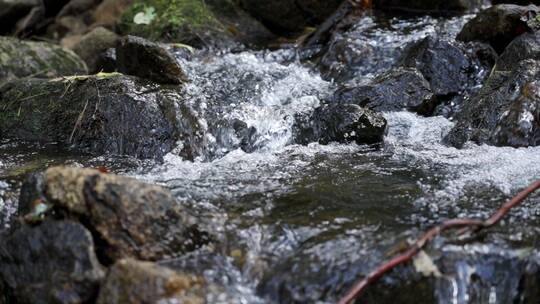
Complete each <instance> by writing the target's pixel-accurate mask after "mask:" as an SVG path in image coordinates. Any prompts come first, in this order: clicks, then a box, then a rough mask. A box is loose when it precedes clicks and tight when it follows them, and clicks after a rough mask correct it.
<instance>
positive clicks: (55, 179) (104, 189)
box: [43, 167, 209, 261]
mask: <svg viewBox="0 0 540 304" xmlns="http://www.w3.org/2000/svg"><path fill="white" fill-rule="evenodd" d="M43 195H44V197H45V202H46V203H50V204H52V205H53V208H55V210H56V211H57V212H61V213H64V214H67V216H68V217H73V218H76V219H78V220H79V221H81V222H82V223H84V224H85V225H86V226H87V227H88V229H90V230H91V231H93V233H94V235H96V236H97V237H98V238H99V241H100V242H99V245H98V248H97V251H98V254H99V256H100V257H101V258H103V259H105V260H106V261H116V260H119V259H122V258H128V257H131V258H136V259H141V260H159V259H164V258H170V257H172V256H176V255H180V254H183V253H186V252H189V251H192V250H194V249H196V248H197V247H199V246H201V245H203V244H206V243H208V242H209V236H208V234H207V233H205V232H203V231H201V230H200V229H199V228H198V226H197V224H198V223H197V220H196V218H195V217H194V216H193V215H191V214H190V212H189V210H187V209H186V208H185V207H184V206H183V205H182V204H180V203H179V202H177V201H176V199H175V198H174V197H173V196H172V194H171V193H170V192H169V191H167V190H165V189H163V188H161V187H159V186H154V185H150V184H146V183H142V182H139V181H137V180H135V179H132V178H127V177H122V176H116V175H114V174H105V173H101V172H99V171H98V170H92V169H77V168H63V167H55V168H50V169H48V170H47V171H45V173H44V177H43Z"/></svg>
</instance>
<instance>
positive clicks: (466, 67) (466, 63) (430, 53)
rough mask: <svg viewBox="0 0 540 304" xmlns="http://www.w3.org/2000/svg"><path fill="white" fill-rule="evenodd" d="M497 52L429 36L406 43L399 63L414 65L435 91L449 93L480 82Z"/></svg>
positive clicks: (446, 95) (457, 92) (465, 89)
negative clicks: (409, 43) (407, 44)
mask: <svg viewBox="0 0 540 304" xmlns="http://www.w3.org/2000/svg"><path fill="white" fill-rule="evenodd" d="M496 56H497V55H496V54H495V52H493V50H492V49H491V48H490V47H489V46H485V45H469V47H468V48H467V46H465V45H461V44H458V43H455V42H450V41H446V40H442V39H437V38H433V37H431V36H430V37H427V38H425V39H423V40H420V41H418V42H414V43H412V44H411V45H409V46H408V47H407V49H406V50H405V51H404V53H403V55H402V57H401V59H400V63H399V64H400V65H402V66H406V67H411V68H417V69H418V70H419V71H420V72H421V73H422V75H423V76H424V77H425V79H427V81H428V82H429V84H430V86H431V89H432V91H433V93H434V94H435V95H437V96H441V97H448V96H453V95H458V94H460V93H462V92H465V91H467V90H469V89H470V88H471V87H474V86H476V85H479V84H481V83H482V82H483V80H484V77H485V75H487V74H488V73H489V71H491V68H492V66H493V64H494V62H495V60H496V58H497V57H496ZM482 72H484V73H482Z"/></svg>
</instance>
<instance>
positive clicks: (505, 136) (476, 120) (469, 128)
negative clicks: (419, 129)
mask: <svg viewBox="0 0 540 304" xmlns="http://www.w3.org/2000/svg"><path fill="white" fill-rule="evenodd" d="M539 102H540V63H539V62H538V61H533V60H524V61H521V62H520V63H519V64H518V65H517V66H516V67H515V68H514V69H513V71H511V72H506V71H495V72H494V73H493V74H492V76H491V77H490V78H489V79H488V80H487V82H486V84H485V85H484V87H483V88H482V90H481V91H480V92H479V93H478V94H477V95H476V96H474V97H473V98H472V99H471V100H470V101H469V102H467V103H465V105H464V106H463V109H462V110H461V112H460V114H458V115H457V117H456V125H455V127H454V128H453V129H452V131H451V132H450V133H449V134H448V136H447V137H446V139H445V140H446V142H448V143H450V144H451V145H453V146H456V147H462V146H463V144H465V142H466V141H468V140H472V141H474V142H477V143H479V144H490V145H495V146H513V147H527V146H537V145H539V144H540V125H539V124H538V119H537V118H538V117H540V116H539V115H540V112H538V111H539V109H540V108H539V107H538V103H539Z"/></svg>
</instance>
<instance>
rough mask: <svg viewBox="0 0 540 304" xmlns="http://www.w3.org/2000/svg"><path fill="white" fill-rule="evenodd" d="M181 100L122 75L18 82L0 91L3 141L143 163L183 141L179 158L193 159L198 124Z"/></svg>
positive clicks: (171, 90) (167, 89)
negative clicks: (58, 146)
mask: <svg viewBox="0 0 540 304" xmlns="http://www.w3.org/2000/svg"><path fill="white" fill-rule="evenodd" d="M181 97H182V93H181V88H177V87H171V86H162V85H157V84H155V83H152V82H148V81H145V80H142V79H139V78H136V77H130V76H124V75H120V74H98V75H96V76H84V77H67V78H59V79H53V80H42V79H24V80H18V81H14V82H10V83H8V84H6V85H5V86H4V87H2V88H0V107H1V108H2V112H1V113H0V136H1V137H2V138H19V139H24V140H30V141H39V142H61V143H65V144H69V145H71V146H72V147H74V148H77V149H79V150H82V151H86V152H90V153H99V154H102V153H111V154H124V155H131V156H135V157H139V158H160V157H162V156H163V155H165V154H166V153H168V152H170V151H171V150H172V149H173V148H174V147H175V146H176V144H177V142H178V141H179V140H181V141H184V142H185V145H184V146H183V148H182V149H181V151H180V150H179V151H178V153H179V154H180V155H182V156H185V157H186V158H189V159H192V157H193V154H194V153H195V152H194V151H193V149H192V146H191V144H190V143H189V142H191V141H192V137H193V136H194V135H193V134H195V133H196V129H197V120H196V119H194V118H192V117H191V116H190V115H191V114H190V112H189V111H188V110H187V109H184V106H183V105H182V104H180V102H179V101H180V100H182V98H181Z"/></svg>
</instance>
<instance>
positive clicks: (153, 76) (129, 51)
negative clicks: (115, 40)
mask: <svg viewBox="0 0 540 304" xmlns="http://www.w3.org/2000/svg"><path fill="white" fill-rule="evenodd" d="M116 57H117V64H118V70H119V71H120V72H122V73H124V74H128V75H134V76H139V77H141V78H146V79H149V80H152V81H155V82H157V83H163V84H181V83H183V82H186V81H187V77H186V75H185V74H184V71H183V70H182V68H181V67H180V64H179V63H178V62H177V61H176V59H175V58H174V57H173V56H172V55H171V54H169V52H168V51H167V50H166V49H164V48H163V47H161V46H159V45H158V44H156V43H153V42H150V41H148V40H146V39H144V38H140V37H134V36H126V37H124V38H123V39H122V40H120V43H119V45H118V47H117V48H116Z"/></svg>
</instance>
